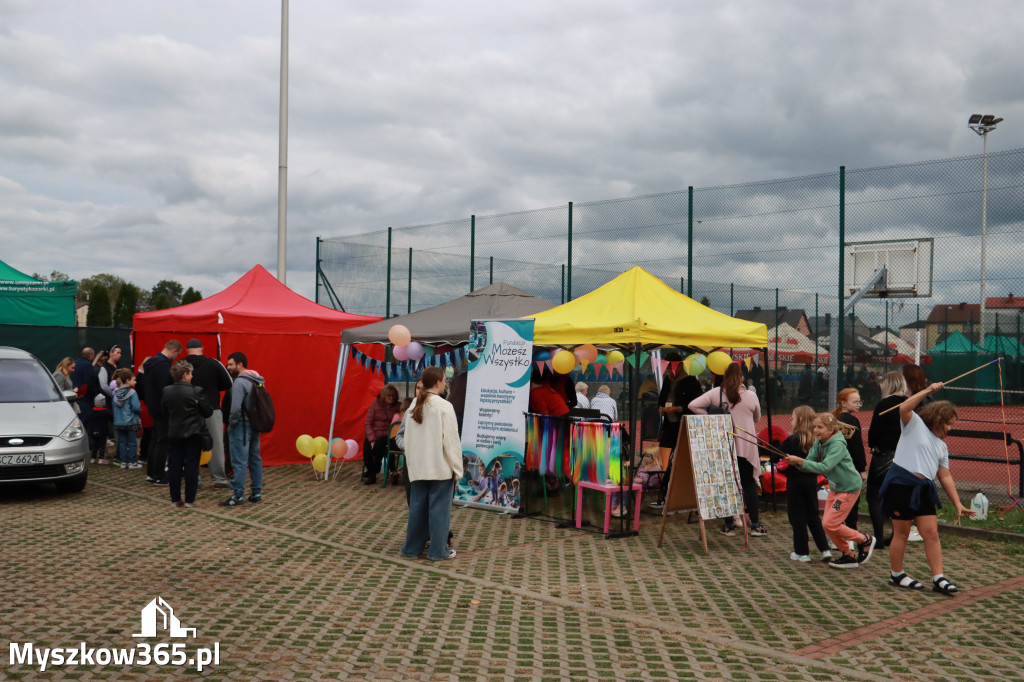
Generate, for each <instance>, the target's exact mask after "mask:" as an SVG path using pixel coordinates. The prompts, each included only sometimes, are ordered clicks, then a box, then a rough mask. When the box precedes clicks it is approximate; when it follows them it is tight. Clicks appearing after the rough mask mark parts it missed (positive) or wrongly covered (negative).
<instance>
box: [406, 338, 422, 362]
mask: <svg viewBox="0 0 1024 682" xmlns="http://www.w3.org/2000/svg"><path fill="white" fill-rule="evenodd" d="M405 353H406V355H408V356H409V359H410V360H420V359H422V358H423V344H421V343H420V342H419V341H410V342H409V345H408V346H406V347H405Z"/></svg>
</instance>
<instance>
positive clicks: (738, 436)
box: [729, 431, 787, 457]
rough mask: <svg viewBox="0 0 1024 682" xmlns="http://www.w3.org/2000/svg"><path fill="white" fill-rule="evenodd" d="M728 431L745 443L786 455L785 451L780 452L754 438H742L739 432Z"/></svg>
mask: <svg viewBox="0 0 1024 682" xmlns="http://www.w3.org/2000/svg"><path fill="white" fill-rule="evenodd" d="M729 433H731V434H732V435H733V436H735V437H736V438H739V439H740V440H742V441H744V442H746V443H750V444H751V445H756V446H758V447H763V448H764V449H765V450H769V451H771V452H774V453H775V454H777V455H780V456H782V457H786V456H787V455H786V453H784V452H782V451H781V450H776V449H775V448H773V447H771V446H770V445H761V444H760V443H758V442H757V441H756V440H750V439H749V438H744V437H743V436H741V435H740V434H738V433H736V432H735V431H730V432H729Z"/></svg>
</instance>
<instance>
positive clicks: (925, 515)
mask: <svg viewBox="0 0 1024 682" xmlns="http://www.w3.org/2000/svg"><path fill="white" fill-rule="evenodd" d="M944 385H945V384H943V383H941V382H938V383H934V384H931V385H930V386H928V387H927V388H926V389H924V390H923V391H920V392H919V393H916V394H914V395H912V396H911V397H909V398H907V399H906V400H905V401H904V402H902V403H900V405H899V414H900V422H901V424H902V427H901V428H902V431H903V434H902V435H901V436H900V440H899V443H897V445H896V455H895V456H894V457H893V461H892V465H890V467H889V472H888V473H887V474H886V476H885V481H884V482H883V483H882V488H881V489H880V490H879V492H878V497H879V504H881V505H882V509H883V510H884V511H885V513H886V514H888V515H889V518H890V519H891V520H892V527H893V535H892V544H891V545H890V546H889V567H890V569H891V573H890V576H889V584H890V585H893V586H894V587H902V588H905V589H909V590H920V589H922V588H923V587H924V585H922V584H921V583H920V582H918V581H917V580H914V579H913V578H911V577H910V576H909V575H907V574H906V572H905V571H904V570H903V554H904V552H905V551H906V549H907V538H908V537H909V536H910V525H911V524H912V523H914V524H916V525H917V529H918V531H919V532H920V533H921V536H922V537H923V538H924V552H925V555H927V557H928V566H929V567H930V568H931V570H932V591H933V592H938V593H939V594H946V595H952V594H955V593H956V591H957V588H956V585H954V584H953V583H951V582H950V581H949V580H947V579H946V576H945V575H944V574H943V572H942V571H943V569H942V545H941V544H940V543H939V525H938V518H937V517H936V514H935V510H936V509H937V508H939V507H941V506H942V503H941V502H940V501H939V491H938V490H937V489H936V487H935V478H936V477H938V479H939V483H940V484H941V485H942V489H943V490H944V491H945V492H946V496H947V497H948V498H949V499H950V500H951V501H952V502H953V505H954V506H955V508H956V518H957V519H959V518H960V517H961V516H963V515H964V514H966V515H967V516H974V512H973V511H972V510H970V509H968V508H966V507H964V505H963V504H962V503H961V502H960V496H959V495H958V494H957V491H956V484H955V483H954V482H953V476H952V475H951V474H950V473H949V449H948V448H947V447H946V443H945V439H946V435H947V434H948V433H949V430H950V429H951V428H953V425H954V424H955V423H956V420H957V413H956V407H954V406H953V403H951V402H949V401H948V400H939V401H935V402H931V403H928V404H927V405H925V406H924V407H922V408H921V412H920V414H918V413H916V412H915V411H914V410H915V408H917V406H918V405H920V404H921V402H922V401H924V400H925V399H926V398H928V397H929V396H931V395H932V394H933V393H936V392H937V391H939V390H941V389H942V387H943V386H944Z"/></svg>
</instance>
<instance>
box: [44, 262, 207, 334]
mask: <svg viewBox="0 0 1024 682" xmlns="http://www.w3.org/2000/svg"><path fill="white" fill-rule="evenodd" d="M32 276H33V277H35V278H36V279H41V280H44V281H49V282H64V281H68V280H70V279H71V277H70V276H68V274H67V273H65V272H60V271H59V270H54V271H53V272H51V273H50V275H49V277H47V276H46V275H40V274H38V273H32ZM202 299H203V295H202V294H201V293H200V292H198V291H196V290H195V289H193V288H192V287H189V288H188V289H185V287H184V286H183V285H182V284H181V283H180V282H176V281H175V280H173V279H162V280H160V281H159V282H157V283H156V284H154V285H153V288H152V289H149V290H146V289H143V288H141V287H138V286H136V285H134V284H132V283H131V282H128V281H126V280H125V279H123V278H121V277H118V276H117V275H111V274H109V273H106V272H101V273H99V274H98V275H93V276H92V277H85V278H84V279H82V280H80V281H79V282H78V299H77V300H78V302H80V303H88V304H89V312H88V314H87V315H86V318H85V324H86V326H87V327H122V328H130V327H131V326H132V316H133V315H135V313H140V312H144V311H147V310H164V309H166V308H174V307H175V306H179V305H185V304H186V303H195V302H196V301H201V300H202Z"/></svg>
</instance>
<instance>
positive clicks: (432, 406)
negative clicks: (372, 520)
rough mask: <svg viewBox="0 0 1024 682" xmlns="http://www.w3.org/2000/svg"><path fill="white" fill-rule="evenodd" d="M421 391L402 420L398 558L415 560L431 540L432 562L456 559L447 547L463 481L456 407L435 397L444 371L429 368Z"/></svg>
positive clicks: (430, 557)
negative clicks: (403, 494) (405, 488)
mask: <svg viewBox="0 0 1024 682" xmlns="http://www.w3.org/2000/svg"><path fill="white" fill-rule="evenodd" d="M421 381H422V382H423V390H422V391H421V392H420V393H419V395H418V397H417V399H416V403H415V406H414V407H413V408H412V409H411V410H410V411H409V412H408V413H407V415H406V417H405V421H404V428H405V433H404V434H403V435H404V439H403V440H404V444H405V466H406V470H407V471H408V473H409V482H410V489H409V523H408V526H407V529H406V533H405V543H404V544H403V545H402V556H405V557H408V558H416V557H418V556H419V555H420V554H422V553H423V549H424V548H425V547H426V545H427V540H430V552H428V554H427V556H428V558H429V559H431V560H432V561H444V560H445V559H452V558H454V557H455V550H454V549H450V548H449V547H448V531H449V528H450V525H451V513H452V495H453V494H454V492H455V488H454V486H455V481H457V480H459V479H460V478H462V474H463V471H462V442H461V440H460V439H459V424H458V420H457V419H456V417H455V408H453V407H452V405H451V403H449V402H448V401H447V400H445V399H444V398H441V397H440V395H439V394H440V393H441V391H442V390H443V389H444V370H442V369H440V368H437V367H428V368H427V369H426V370H424V372H423V376H422V378H421Z"/></svg>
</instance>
